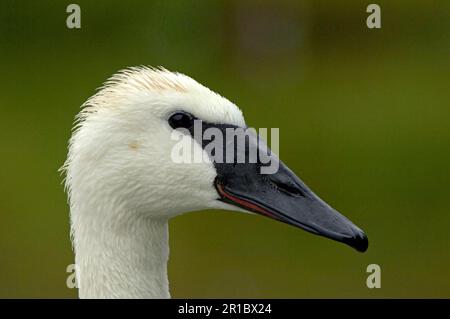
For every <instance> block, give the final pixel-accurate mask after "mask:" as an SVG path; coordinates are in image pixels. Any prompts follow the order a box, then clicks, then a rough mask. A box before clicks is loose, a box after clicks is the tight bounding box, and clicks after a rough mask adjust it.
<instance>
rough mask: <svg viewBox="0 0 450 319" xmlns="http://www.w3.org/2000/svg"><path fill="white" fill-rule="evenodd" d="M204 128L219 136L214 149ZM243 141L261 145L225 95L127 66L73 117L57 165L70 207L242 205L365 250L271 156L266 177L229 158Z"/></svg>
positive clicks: (129, 213) (150, 210) (112, 213)
mask: <svg viewBox="0 0 450 319" xmlns="http://www.w3.org/2000/svg"><path fill="white" fill-rule="evenodd" d="M208 129H210V131H211V130H212V132H213V133H212V135H214V137H217V136H216V134H215V133H221V132H222V133H223V135H222V137H224V138H225V140H224V141H222V142H221V143H220V144H214V147H215V148H214V149H215V150H214V152H213V154H211V152H210V151H211V147H210V148H208V145H209V146H211V142H212V141H214V140H215V139H214V138H212V136H211V134H210V136H209V139H207V138H205V134H204V133H205V132H206V131H207V130H208ZM227 130H235V132H236V130H237V131H238V133H234V134H237V135H239V134H244V135H245V136H244V141H245V143H244V146H243V147H241V148H239V147H234V146H233V147H232V149H233V152H232V155H231V161H230V160H229V158H228V157H227V156H229V153H230V150H229V149H228V148H227V147H226V146H227V145H229V144H230V143H229V141H227V140H226V136H227V133H226V132H227ZM239 130H240V131H239ZM197 133H200V134H199V135H197ZM217 140H218V139H217ZM252 145H253V147H254V148H256V149H261V148H264V149H265V150H266V151H267V148H266V146H265V144H264V143H263V141H262V140H261V139H260V138H259V137H258V136H257V135H256V134H252V133H248V132H247V131H246V124H245V120H244V117H243V115H242V112H241V110H240V109H239V108H238V107H237V106H236V105H235V104H233V103H232V102H230V101H229V100H227V99H226V98H224V97H222V96H220V95H219V94H217V93H215V92H213V91H211V90H210V89H208V88H207V87H205V86H203V85H201V84H199V83H198V82H196V81H195V80H193V79H192V78H190V77H188V76H186V75H183V74H180V73H174V72H170V71H167V70H166V69H162V68H161V69H154V68H148V67H139V68H129V69H126V70H123V71H121V72H119V73H117V74H116V75H114V76H113V77H111V78H110V79H109V80H108V81H107V82H106V83H105V85H104V86H103V87H102V88H100V89H99V91H98V92H97V93H96V94H95V95H93V96H92V97H91V98H90V99H88V100H87V101H86V102H85V104H84V105H83V109H82V111H81V112H80V114H79V115H78V120H77V124H76V127H75V129H74V133H73V135H72V138H71V141H70V146H69V155H68V159H67V161H66V164H65V170H66V186H67V188H68V193H69V200H70V204H71V206H74V205H90V206H91V207H102V208H105V207H108V206H111V207H112V206H114V207H120V208H121V209H98V211H95V212H92V211H91V212H90V214H92V215H95V214H102V216H94V217H95V218H101V219H105V220H114V222H118V221H119V220H130V219H134V218H140V217H155V218H170V217H173V216H176V215H178V214H181V213H184V212H189V211H196V210H203V209H211V208H219V209H227V210H237V211H248V212H254V213H259V214H262V215H265V216H268V217H271V218H273V219H276V220H279V221H282V222H285V223H288V224H291V225H294V226H297V227H299V228H302V229H304V230H306V231H309V232H311V233H314V234H317V235H321V236H325V237H328V238H331V239H334V240H337V241H340V242H343V243H346V244H348V245H350V246H352V247H354V248H355V249H357V250H358V251H365V250H366V249H367V245H368V241H367V237H366V236H365V234H364V233H363V232H362V231H361V230H360V229H359V228H358V227H357V226H355V225H354V224H353V223H352V222H350V221H349V220H348V219H347V218H345V217H344V216H343V215H341V214H340V213H338V212H337V211H335V210H334V209H333V208H331V207H330V206H328V205H327V204H326V203H325V202H323V201H322V200H321V199H320V198H319V197H317V196H316V195H315V194H314V193H313V192H312V191H311V190H310V189H309V188H308V187H307V186H306V185H305V184H304V183H303V182H302V181H301V180H300V179H299V178H298V177H297V176H296V175H295V174H294V173H293V172H292V171H290V170H289V169H288V168H287V167H286V166H285V165H284V164H283V163H282V162H281V161H279V160H278V158H277V157H276V155H274V154H270V159H271V160H273V161H276V163H277V166H276V170H275V171H274V172H270V173H268V174H264V173H263V172H262V171H263V170H262V168H263V167H267V165H266V164H267V163H262V162H261V161H260V159H259V157H257V160H256V161H253V162H252V163H250V162H249V161H245V160H244V162H237V160H236V159H237V157H238V156H239V154H240V153H242V154H244V157H245V156H248V153H249V149H250V148H251V147H252ZM208 150H209V152H208ZM218 153H220V154H221V156H222V158H223V160H222V161H221V160H218V157H215V156H216V155H217V154H218ZM186 156H188V157H189V158H186ZM196 156H197V160H195V158H196ZM74 218H77V216H72V219H74Z"/></svg>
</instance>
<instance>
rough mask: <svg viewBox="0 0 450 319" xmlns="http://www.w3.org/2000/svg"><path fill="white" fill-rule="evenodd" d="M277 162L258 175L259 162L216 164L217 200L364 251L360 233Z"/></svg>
mask: <svg viewBox="0 0 450 319" xmlns="http://www.w3.org/2000/svg"><path fill="white" fill-rule="evenodd" d="M272 156H273V157H274V159H276V160H278V158H276V157H275V156H274V155H272ZM278 161H279V162H278V163H279V166H278V170H277V171H276V172H275V173H273V174H262V173H261V172H260V168H261V166H262V164H261V163H253V164H252V163H236V164H233V163H216V164H215V166H216V170H217V177H216V179H215V182H214V183H215V187H216V189H217V192H218V194H219V196H220V199H219V200H221V201H223V202H226V203H228V204H231V205H235V206H238V207H240V208H243V209H245V210H247V211H251V212H255V213H258V214H261V215H264V216H267V217H270V218H272V219H275V220H278V221H281V222H284V223H286V224H289V225H293V226H296V227H299V228H302V229H304V230H306V231H308V232H310V233H313V234H316V235H319V236H323V237H327V238H330V239H333V240H335V241H338V242H342V243H345V244H347V245H349V246H351V247H353V248H354V249H356V250H357V251H359V252H364V251H366V250H367V247H368V244H369V242H368V239H367V236H366V235H365V234H364V232H363V231H362V230H361V229H360V228H358V227H357V226H356V225H355V224H353V223H352V222H351V221H350V220H349V219H347V218H346V217H345V216H343V215H341V214H340V213H339V212H338V211H336V210H335V209H333V208H332V207H330V206H329V205H328V204H327V203H325V202H324V201H323V200H322V199H320V198H319V197H318V196H317V195H316V194H314V192H313V191H311V190H310V189H309V187H308V186H306V185H305V183H303V182H302V181H301V180H300V178H298V177H297V176H296V175H295V174H294V173H293V172H292V171H291V170H290V169H289V168H288V167H287V166H286V165H284V164H283V162H281V161H280V160H278Z"/></svg>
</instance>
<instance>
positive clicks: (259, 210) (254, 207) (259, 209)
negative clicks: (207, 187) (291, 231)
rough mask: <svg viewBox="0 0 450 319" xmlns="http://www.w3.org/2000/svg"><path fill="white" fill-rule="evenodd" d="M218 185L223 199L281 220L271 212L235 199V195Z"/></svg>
mask: <svg viewBox="0 0 450 319" xmlns="http://www.w3.org/2000/svg"><path fill="white" fill-rule="evenodd" d="M216 185H217V190H218V191H219V193H220V195H222V196H223V197H226V198H228V199H229V200H231V201H232V202H234V203H236V204H239V205H240V206H243V207H245V208H247V209H249V210H250V211H256V212H257V213H260V214H262V215H264V216H267V217H270V218H273V219H276V220H280V221H281V219H279V218H278V217H277V216H275V215H273V214H272V213H270V212H269V211H267V210H265V209H264V208H262V207H259V206H258V205H256V204H253V203H250V202H247V201H246V200H243V199H240V198H237V197H234V196H233V195H230V194H228V193H226V192H225V190H224V189H223V187H222V185H220V184H216Z"/></svg>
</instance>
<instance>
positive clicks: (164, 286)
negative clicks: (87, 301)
mask: <svg viewBox="0 0 450 319" xmlns="http://www.w3.org/2000/svg"><path fill="white" fill-rule="evenodd" d="M71 215H72V233H73V244H74V250H75V263H76V274H77V284H78V289H79V296H80V298H170V293H169V283H168V278H167V261H168V257H169V245H168V240H169V239H168V220H167V219H162V218H161V219H160V218H149V217H139V218H134V219H133V220H127V221H116V222H115V223H112V222H111V221H110V219H108V218H98V216H101V214H98V212H90V213H86V212H74V211H72V214H71ZM127 215H128V216H133V215H132V214H122V216H127ZM91 216H97V217H96V218H95V219H92V218H90V217H91Z"/></svg>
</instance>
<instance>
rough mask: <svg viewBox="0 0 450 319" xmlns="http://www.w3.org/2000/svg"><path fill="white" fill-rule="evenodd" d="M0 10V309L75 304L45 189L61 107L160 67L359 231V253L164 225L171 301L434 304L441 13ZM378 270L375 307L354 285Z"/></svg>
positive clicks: (445, 198) (445, 287)
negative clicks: (274, 138) (237, 118)
mask: <svg viewBox="0 0 450 319" xmlns="http://www.w3.org/2000/svg"><path fill="white" fill-rule="evenodd" d="M69 3H71V2H68V1H58V2H57V1H42V0H40V1H2V2H1V4H0V71H1V73H0V93H1V94H0V143H1V144H0V146H1V148H0V149H1V157H0V297H8V298H10V297H34V298H35V297H44V298H46V297H63V298H72V297H76V291H75V290H74V289H68V288H67V287H66V278H67V275H68V274H67V273H66V267H67V265H68V264H71V263H72V262H73V253H72V250H71V245H70V240H69V218H68V214H69V210H68V206H67V203H66V197H65V194H64V192H63V187H62V185H61V182H62V178H61V177H60V176H59V173H58V172H57V170H58V168H59V167H60V166H61V165H62V164H63V162H64V160H65V156H66V150H67V140H68V138H69V136H70V132H71V126H72V123H73V119H74V116H75V114H76V113H77V112H78V111H79V106H80V105H81V104H82V103H83V101H84V100H86V99H87V98H88V97H89V96H90V95H92V94H93V93H94V89H95V88H96V87H98V86H100V84H101V83H102V82H103V81H104V80H105V79H106V78H107V77H108V76H110V75H111V74H112V73H114V72H116V71H117V70H119V69H121V68H124V67H127V66H134V65H141V64H146V65H152V66H158V65H162V66H164V67H166V68H168V69H170V70H176V71H180V72H183V73H186V74H188V75H190V76H192V77H193V78H195V79H197V80H198V81H200V82H202V83H204V84H205V85H207V86H209V87H210V88H212V89H213V90H216V91H218V92H219V93H221V94H223V95H224V96H226V97H228V98H230V99H231V100H232V101H234V102H235V103H236V104H238V105H239V106H240V107H241V108H242V110H243V111H244V114H245V115H246V119H247V123H248V124H249V125H250V126H254V127H257V128H259V127H268V128H271V127H279V128H280V157H281V158H282V159H283V161H284V162H285V163H287V164H288V165H289V166H290V168H291V169H293V170H294V171H295V172H296V173H297V174H298V175H299V176H300V177H301V178H302V179H303V180H304V181H305V182H306V183H307V184H309V186H310V187H311V188H312V189H313V190H315V191H316V193H318V194H319V195H320V196H321V197H322V198H324V199H325V200H326V201H327V202H328V203H330V204H331V205H332V206H334V207H335V208H337V209H338V210H339V211H341V212H342V213H344V214H345V215H346V216H348V217H349V218H350V219H352V220H353V221H354V222H355V223H356V224H357V225H359V226H360V227H361V228H363V229H364V230H365V231H366V232H367V234H368V236H369V239H370V247H369V250H368V252H367V253H365V254H360V253H357V252H355V251H354V250H352V249H350V248H348V247H346V246H344V245H342V244H339V243H336V242H332V241H330V240H327V239H323V238H320V237H317V236H312V235H311V234H308V233H306V232H304V231H300V230H299V229H296V228H294V227H290V226H288V225H285V224H282V223H278V222H275V221H273V220H269V219H266V218H263V217H260V216H252V215H247V214H239V213H230V212H225V211H215V212H196V213H190V214H186V215H183V216H180V217H177V218H175V219H174V220H172V221H171V223H170V247H171V255H170V263H169V277H170V282H171V292H172V295H173V297H289V298H304V297H324V298H329V297H342V298H347V297H362V298H375V297H377V298H379V297H387V298H391V297H400V298H403V297H413V298H419V297H426V298H428V297H446V298H449V297H450V289H449V288H450V271H449V270H450V249H449V231H450V227H449V226H450V218H449V206H450V205H449V200H450V199H449V190H450V187H449V186H450V185H449V184H450V183H449V182H450V170H449V163H450V110H449V107H450V103H449V100H450V99H449V98H450V90H449V88H450V85H449V84H450V81H449V71H450V68H449V67H450V63H449V62H450V60H449V57H450V55H449V53H450V50H449V48H450V19H449V17H450V7H449V4H450V2H448V1H377V2H376V3H378V4H379V5H380V6H381V9H382V28H381V29H379V30H375V29H372V30H371V29H368V28H367V27H366V24H365V20H366V17H367V16H368V13H366V6H367V5H368V4H369V3H371V2H368V1H340V2H339V3H338V2H335V1H303V2H286V1H284V2H283V1H281V2H280V1H276V2H265V1H262V2H261V1H254V2H253V1H221V2H215V1H157V2H151V1H136V2H134V1H130V2H123V1H95V2H94V1H77V2H76V3H78V4H79V5H80V6H81V19H82V21H81V23H82V28H81V29H79V30H69V29H68V28H67V27H66V24H65V23H66V17H67V13H66V6H67V5H68V4H69ZM371 263H376V264H379V265H380V266H381V270H382V286H381V289H368V288H367V287H366V277H367V273H366V267H367V265H368V264H371Z"/></svg>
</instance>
